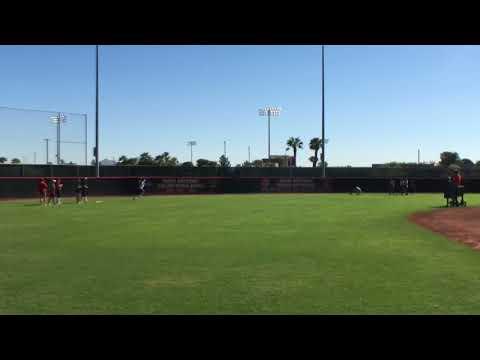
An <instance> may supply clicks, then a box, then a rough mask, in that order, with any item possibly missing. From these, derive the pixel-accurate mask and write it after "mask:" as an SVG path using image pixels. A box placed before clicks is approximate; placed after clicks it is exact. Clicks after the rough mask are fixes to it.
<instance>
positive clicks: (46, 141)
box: [44, 139, 50, 165]
mask: <svg viewBox="0 0 480 360" xmlns="http://www.w3.org/2000/svg"><path fill="white" fill-rule="evenodd" d="M44 140H45V145H46V147H47V148H46V150H47V152H46V155H47V162H46V164H47V165H48V141H49V140H50V139H44Z"/></svg>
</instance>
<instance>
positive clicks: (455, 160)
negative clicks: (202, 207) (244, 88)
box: [0, 137, 480, 169]
mask: <svg viewBox="0 0 480 360" xmlns="http://www.w3.org/2000/svg"><path fill="white" fill-rule="evenodd" d="M325 143H328V140H326V141H325ZM286 146H287V147H286V150H287V151H288V150H293V164H292V166H294V167H296V164H297V154H298V151H299V150H301V149H303V148H304V144H303V141H302V140H301V139H300V138H299V137H290V138H289V139H288V140H287V142H286ZM308 147H309V149H310V150H312V151H313V155H312V156H310V157H309V161H310V162H311V163H312V167H321V166H322V165H323V159H324V157H323V154H322V153H321V149H322V140H321V139H320V138H318V137H315V138H312V139H311V140H310V142H309V144H308ZM7 162H8V159H7V158H6V157H4V156H0V164H5V163H7ZM10 163H11V164H21V161H20V159H18V158H12V159H11V161H10ZM60 163H61V164H67V163H66V162H65V161H64V160H63V159H62V160H61V161H60ZM49 164H51V163H49ZM68 165H75V164H74V163H73V162H69V163H68ZM92 165H95V161H94V160H93V161H92ZM117 165H119V166H125V165H148V166H168V167H172V166H182V167H194V166H197V167H231V164H230V161H229V159H228V157H226V156H225V155H222V156H220V158H219V159H218V161H212V160H208V159H203V158H202V159H198V160H197V161H196V164H193V163H191V162H190V161H187V162H183V163H180V162H179V161H178V159H177V158H176V157H175V156H171V155H170V153H168V152H164V153H162V154H160V155H157V156H155V157H153V156H151V155H150V154H149V153H148V152H144V153H142V154H140V156H139V157H132V158H129V157H127V156H126V155H122V156H120V158H119V159H118V161H117ZM271 165H272V162H269V161H268V159H261V160H254V161H252V162H249V161H244V162H243V163H242V164H237V165H236V167H268V166H271ZM327 165H328V163H325V166H327ZM452 165H455V166H458V167H461V168H463V169H469V168H474V167H480V161H477V162H473V161H472V160H470V159H468V158H461V157H460V155H459V154H458V152H453V151H444V152H442V153H440V161H438V162H437V163H435V162H430V163H411V162H410V163H409V162H396V161H391V162H388V163H385V164H381V166H384V167H435V166H442V167H448V166H452ZM347 167H350V166H347Z"/></svg>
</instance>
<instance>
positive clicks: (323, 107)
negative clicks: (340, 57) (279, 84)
mask: <svg viewBox="0 0 480 360" xmlns="http://www.w3.org/2000/svg"><path fill="white" fill-rule="evenodd" d="M322 177H325V54H324V46H323V45H322Z"/></svg>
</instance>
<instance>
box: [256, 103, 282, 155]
mask: <svg viewBox="0 0 480 360" xmlns="http://www.w3.org/2000/svg"><path fill="white" fill-rule="evenodd" d="M280 111H281V108H277V107H266V108H263V109H259V110H258V115H260V116H268V160H270V117H272V116H279V115H280Z"/></svg>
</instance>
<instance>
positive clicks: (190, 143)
mask: <svg viewBox="0 0 480 360" xmlns="http://www.w3.org/2000/svg"><path fill="white" fill-rule="evenodd" d="M187 145H188V146H190V162H191V163H192V164H193V147H194V146H195V145H197V142H196V141H193V140H192V141H188V142H187Z"/></svg>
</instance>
